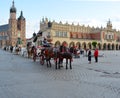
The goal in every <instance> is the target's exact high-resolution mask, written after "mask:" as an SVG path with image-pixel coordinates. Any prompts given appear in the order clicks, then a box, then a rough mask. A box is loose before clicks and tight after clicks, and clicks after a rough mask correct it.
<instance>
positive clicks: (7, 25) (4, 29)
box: [0, 24, 9, 32]
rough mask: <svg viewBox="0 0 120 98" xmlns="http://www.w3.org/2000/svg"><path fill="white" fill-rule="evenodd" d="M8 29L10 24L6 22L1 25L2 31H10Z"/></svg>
mask: <svg viewBox="0 0 120 98" xmlns="http://www.w3.org/2000/svg"><path fill="white" fill-rule="evenodd" d="M8 29H9V24H5V25H1V26H0V32H5V31H8Z"/></svg>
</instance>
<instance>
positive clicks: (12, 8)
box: [10, 1, 16, 13]
mask: <svg viewBox="0 0 120 98" xmlns="http://www.w3.org/2000/svg"><path fill="white" fill-rule="evenodd" d="M10 13H16V8H15V5H14V1H13V2H12V7H11V8H10Z"/></svg>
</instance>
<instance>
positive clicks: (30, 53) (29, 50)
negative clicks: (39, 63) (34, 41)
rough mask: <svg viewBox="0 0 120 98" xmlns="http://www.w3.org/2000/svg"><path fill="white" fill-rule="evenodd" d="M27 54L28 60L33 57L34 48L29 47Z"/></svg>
mask: <svg viewBox="0 0 120 98" xmlns="http://www.w3.org/2000/svg"><path fill="white" fill-rule="evenodd" d="M27 54H28V58H31V57H33V54H34V47H27Z"/></svg>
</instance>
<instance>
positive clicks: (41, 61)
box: [40, 55, 44, 65]
mask: <svg viewBox="0 0 120 98" xmlns="http://www.w3.org/2000/svg"><path fill="white" fill-rule="evenodd" d="M40 64H41V65H44V55H40Z"/></svg>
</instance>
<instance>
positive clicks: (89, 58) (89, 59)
mask: <svg viewBox="0 0 120 98" xmlns="http://www.w3.org/2000/svg"><path fill="white" fill-rule="evenodd" d="M91 56H92V53H91V50H90V49H89V50H88V61H89V64H91Z"/></svg>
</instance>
